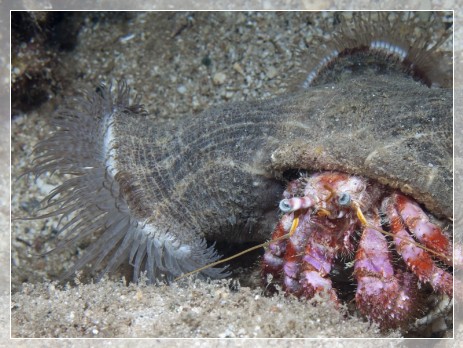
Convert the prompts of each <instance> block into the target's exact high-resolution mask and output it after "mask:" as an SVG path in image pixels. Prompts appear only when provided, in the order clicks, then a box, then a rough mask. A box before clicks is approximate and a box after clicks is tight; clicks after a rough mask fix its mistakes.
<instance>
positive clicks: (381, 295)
mask: <svg viewBox="0 0 463 348" xmlns="http://www.w3.org/2000/svg"><path fill="white" fill-rule="evenodd" d="M369 226H372V227H376V228H377V229H379V216H378V214H377V213H375V216H374V220H373V221H368V224H367V226H365V229H364V231H363V233H362V237H361V239H360V243H359V247H358V250H357V253H356V255H355V267H354V276H355V278H356V280H357V292H356V295H355V301H356V303H357V307H358V308H359V310H360V312H361V313H362V314H363V315H365V316H368V317H370V318H371V319H372V320H373V321H375V322H377V323H379V324H380V326H381V327H382V328H397V327H399V326H402V325H405V324H406V323H408V322H409V320H410V319H411V318H413V317H414V316H415V315H416V313H417V310H418V306H417V305H416V286H415V285H414V284H416V282H417V279H416V277H415V276H414V275H413V274H411V273H408V272H398V273H397V274H394V268H393V266H392V263H391V256H390V252H389V250H388V244H387V240H386V238H385V236H384V235H383V234H382V233H381V232H379V231H378V230H377V229H375V228H372V227H369Z"/></svg>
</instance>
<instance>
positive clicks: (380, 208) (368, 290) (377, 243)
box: [262, 172, 453, 329]
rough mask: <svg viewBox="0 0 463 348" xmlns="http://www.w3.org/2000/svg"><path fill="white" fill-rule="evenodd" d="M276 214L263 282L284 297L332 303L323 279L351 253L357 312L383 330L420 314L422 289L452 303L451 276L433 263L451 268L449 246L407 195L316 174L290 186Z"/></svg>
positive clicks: (356, 179)
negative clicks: (275, 284) (276, 286)
mask: <svg viewBox="0 0 463 348" xmlns="http://www.w3.org/2000/svg"><path fill="white" fill-rule="evenodd" d="M385 192H387V193H385ZM280 209H281V210H282V211H283V213H284V215H283V217H282V218H281V220H280V221H279V223H278V225H277V227H276V229H275V231H274V232H273V235H272V242H271V243H270V244H269V246H268V247H267V249H266V252H265V255H264V258H263V261H262V275H263V279H264V282H268V279H273V281H275V280H276V281H279V282H281V283H282V286H283V289H284V291H285V292H286V293H287V294H293V295H295V296H298V297H305V298H312V297H313V296H314V295H315V294H317V293H322V292H324V293H327V294H328V295H329V297H330V298H331V299H332V300H333V301H335V302H336V303H339V299H338V295H337V293H336V291H335V289H334V288H333V286H332V281H331V279H330V276H329V275H330V272H331V270H332V267H333V265H334V263H335V261H336V260H339V259H342V258H343V256H346V257H347V256H348V255H353V254H354V253H355V259H354V270H353V276H354V279H355V281H356V284H357V289H356V294H355V302H356V306H357V308H358V309H359V311H360V312H361V313H362V314H363V315H365V316H367V317H368V318H370V319H371V320H373V321H375V322H377V323H378V324H379V325H380V326H381V327H382V328H383V329H385V328H397V327H402V326H404V325H406V324H407V323H409V322H410V320H412V319H413V318H416V317H417V316H418V315H419V311H420V295H419V292H420V287H421V284H424V283H427V284H429V285H430V286H431V287H432V289H433V290H434V291H435V292H438V293H442V294H446V295H448V296H449V297H451V296H452V290H453V285H452V283H453V277H452V275H451V274H450V273H449V272H448V271H447V270H444V269H443V268H440V267H438V266H437V265H436V263H435V261H434V259H436V260H439V261H437V262H443V263H444V264H446V265H449V266H451V263H452V246H451V242H450V241H449V238H448V237H447V236H446V235H445V234H444V233H443V232H442V230H441V229H440V228H439V227H438V226H437V225H435V224H434V223H432V222H431V221H430V220H429V218H428V216H427V215H426V213H425V212H424V211H423V210H422V209H421V208H420V207H419V205H418V204H417V203H416V202H414V201H413V200H412V199H410V198H408V197H407V196H405V195H403V194H401V193H399V192H397V191H393V192H391V191H387V190H386V189H385V187H383V186H381V185H379V184H375V183H373V182H371V181H369V180H367V179H365V178H361V177H358V176H352V175H348V174H344V173H339V172H322V173H316V174H312V175H309V176H303V177H301V178H299V179H297V180H294V181H291V182H290V183H289V185H288V187H287V189H286V191H285V192H284V199H283V200H282V201H281V202H280ZM385 230H386V231H387V232H386V231H385ZM357 231H361V234H360V238H356V237H355V235H356V233H357ZM288 235H289V237H288ZM269 275H272V277H269ZM267 285H270V284H267Z"/></svg>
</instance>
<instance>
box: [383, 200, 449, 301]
mask: <svg viewBox="0 0 463 348" xmlns="http://www.w3.org/2000/svg"><path fill="white" fill-rule="evenodd" d="M383 205H385V206H386V209H385V210H386V214H387V216H388V218H389V224H390V226H391V232H392V233H393V235H394V236H393V240H394V244H395V246H396V249H397V252H398V253H399V254H400V255H401V256H402V259H403V260H404V261H405V263H406V264H407V266H408V268H409V269H410V270H411V271H412V272H414V273H415V274H416V275H417V276H418V278H419V280H420V281H422V282H427V283H429V284H431V286H432V287H433V289H434V290H435V291H437V292H441V293H445V294H446V295H448V296H450V297H452V296H453V277H452V275H451V274H450V273H448V272H446V271H444V270H443V269H440V268H439V267H437V266H436V265H435V264H434V261H433V260H432V258H431V256H429V254H427V253H426V252H425V251H424V250H423V249H422V248H419V247H417V246H416V245H415V243H414V242H413V239H412V237H411V236H410V234H409V233H408V232H407V230H406V228H405V225H404V222H403V220H402V217H401V216H400V215H399V213H398V212H397V209H396V207H395V206H394V204H393V203H392V202H390V200H386V201H385V203H384V204H383Z"/></svg>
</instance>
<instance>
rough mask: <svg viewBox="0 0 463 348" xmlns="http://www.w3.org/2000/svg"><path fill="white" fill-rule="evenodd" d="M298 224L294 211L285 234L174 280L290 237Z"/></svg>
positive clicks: (178, 278) (297, 213) (297, 215)
mask: <svg viewBox="0 0 463 348" xmlns="http://www.w3.org/2000/svg"><path fill="white" fill-rule="evenodd" d="M298 225H299V212H298V211H296V212H295V213H294V219H293V223H292V224H291V229H290V230H289V232H288V233H286V234H284V235H282V236H280V237H278V238H276V239H272V240H269V241H268V242H265V243H262V244H258V245H254V246H253V247H250V248H249V249H246V250H243V251H241V252H239V253H238V254H235V255H232V256H230V257H227V258H225V259H222V260H218V261H215V262H212V263H209V264H207V265H205V266H203V267H200V268H197V269H195V270H193V271H191V272H188V273H184V274H182V275H180V276H178V277H177V278H175V279H174V282H175V281H177V280H180V279H183V278H186V277H188V276H190V275H192V274H196V273H198V272H201V271H204V270H205V269H208V268H210V267H214V266H217V265H220V264H221V263H224V262H228V261H230V260H233V259H236V258H237V257H240V256H241V255H244V254H247V253H249V252H251V251H254V250H256V249H259V248H262V247H266V246H268V245H270V244H272V243H273V242H277V241H279V240H282V239H286V238H290V237H291V236H292V235H293V234H294V232H295V231H296V228H297V226H298Z"/></svg>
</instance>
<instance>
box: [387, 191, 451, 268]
mask: <svg viewBox="0 0 463 348" xmlns="http://www.w3.org/2000/svg"><path fill="white" fill-rule="evenodd" d="M392 201H393V202H395V205H396V207H397V211H398V213H399V214H400V216H401V217H402V220H403V221H404V223H405V225H406V226H407V227H408V229H409V230H410V232H412V233H413V235H414V236H415V237H416V238H417V239H418V240H419V241H420V243H422V244H424V245H425V246H426V247H427V248H429V249H431V250H434V251H435V252H436V253H435V254H436V255H437V256H439V258H440V259H441V260H442V261H443V262H445V263H446V264H447V265H449V266H452V259H453V257H452V247H451V244H450V242H449V239H448V238H447V237H446V236H445V235H444V234H443V233H442V230H441V229H440V228H439V227H437V226H436V225H435V224H433V223H432V222H431V221H429V217H428V216H427V215H426V213H425V212H424V211H423V210H422V209H421V208H420V207H419V206H418V204H416V203H415V202H413V201H411V200H410V199H409V198H407V197H405V196H404V195H402V194H399V193H395V194H394V195H393V196H392Z"/></svg>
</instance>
